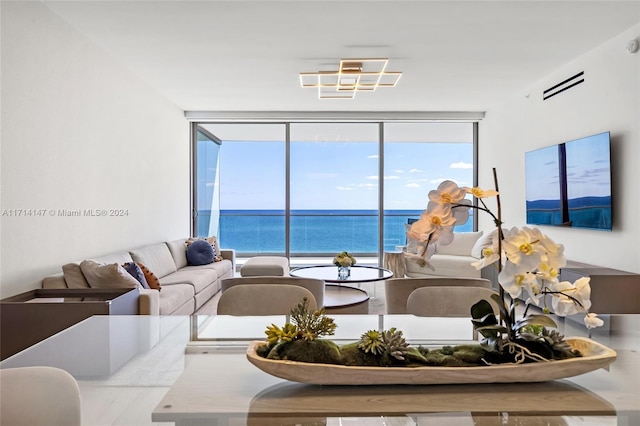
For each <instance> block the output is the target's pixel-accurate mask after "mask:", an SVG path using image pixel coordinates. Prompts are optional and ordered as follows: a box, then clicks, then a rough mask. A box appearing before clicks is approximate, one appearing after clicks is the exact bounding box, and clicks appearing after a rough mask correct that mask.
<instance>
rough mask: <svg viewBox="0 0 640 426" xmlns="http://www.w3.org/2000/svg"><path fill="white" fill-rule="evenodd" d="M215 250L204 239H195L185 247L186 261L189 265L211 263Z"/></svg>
mask: <svg viewBox="0 0 640 426" xmlns="http://www.w3.org/2000/svg"><path fill="white" fill-rule="evenodd" d="M215 255H216V252H215V251H214V249H213V246H212V245H211V244H209V242H208V241H205V240H197V241H194V242H192V243H191V244H189V247H187V261H188V262H189V265H195V266H198V265H207V264H209V263H213V259H214V258H215Z"/></svg>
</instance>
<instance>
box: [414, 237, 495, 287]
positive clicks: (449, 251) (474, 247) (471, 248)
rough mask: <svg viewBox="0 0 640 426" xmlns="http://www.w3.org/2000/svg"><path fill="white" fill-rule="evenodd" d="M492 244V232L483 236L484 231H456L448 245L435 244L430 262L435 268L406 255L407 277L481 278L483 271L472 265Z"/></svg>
mask: <svg viewBox="0 0 640 426" xmlns="http://www.w3.org/2000/svg"><path fill="white" fill-rule="evenodd" d="M490 244H491V234H487V235H486V236H485V237H484V238H483V232H482V231H478V232H456V233H454V238H453V241H452V242H451V243H450V244H447V245H438V244H437V242H436V244H435V246H436V247H435V254H434V255H433V256H432V257H431V259H429V263H431V265H432V266H433V267H434V269H435V270H431V269H429V268H428V267H426V266H420V264H419V262H418V260H416V259H413V258H409V257H405V271H406V272H405V274H406V276H407V277H412V278H420V277H426V276H447V277H461V278H481V277H482V272H481V271H479V270H477V269H476V268H475V267H473V266H471V263H472V262H475V261H477V260H478V259H480V258H481V257H482V249H483V248H484V247H487V246H488V245H490Z"/></svg>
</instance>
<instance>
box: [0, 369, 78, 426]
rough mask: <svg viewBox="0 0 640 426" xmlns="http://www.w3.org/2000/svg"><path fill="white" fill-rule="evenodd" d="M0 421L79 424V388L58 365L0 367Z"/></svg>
mask: <svg viewBox="0 0 640 426" xmlns="http://www.w3.org/2000/svg"><path fill="white" fill-rule="evenodd" d="M0 389H1V392H0V424H2V425H29V426H45V425H46V426H80V424H81V407H80V389H79V387H78V383H77V382H76V380H75V379H74V378H73V376H71V374H69V373H68V372H66V371H65V370H62V369H60V368H55V367H20V368H6V369H2V370H0Z"/></svg>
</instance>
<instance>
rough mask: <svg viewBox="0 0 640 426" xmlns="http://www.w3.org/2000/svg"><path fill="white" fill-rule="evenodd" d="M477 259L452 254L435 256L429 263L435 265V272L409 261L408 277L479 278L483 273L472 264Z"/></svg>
mask: <svg viewBox="0 0 640 426" xmlns="http://www.w3.org/2000/svg"><path fill="white" fill-rule="evenodd" d="M476 260H477V259H475V258H473V257H471V256H457V255H451V254H434V255H433V256H432V257H431V259H429V263H431V265H433V268H434V270H431V269H428V268H423V267H420V266H419V265H418V262H415V261H407V265H406V266H407V271H406V274H407V276H408V277H420V276H424V275H440V276H448V277H466V278H479V277H480V276H481V272H480V271H478V270H477V269H476V268H475V267H473V266H471V262H475V261H476Z"/></svg>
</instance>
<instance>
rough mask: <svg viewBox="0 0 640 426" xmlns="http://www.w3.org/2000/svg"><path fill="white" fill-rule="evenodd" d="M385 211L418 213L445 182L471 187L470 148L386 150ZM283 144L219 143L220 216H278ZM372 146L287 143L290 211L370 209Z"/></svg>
mask: <svg viewBox="0 0 640 426" xmlns="http://www.w3.org/2000/svg"><path fill="white" fill-rule="evenodd" d="M385 150H386V151H385V159H386V165H385V172H384V182H385V208H386V209H413V210H421V209H424V208H425V207H426V204H427V201H428V200H427V193H428V192H429V190H431V189H434V188H436V187H437V186H438V184H439V183H440V182H441V181H443V180H446V179H451V180H454V181H456V182H458V183H459V184H460V185H461V186H471V185H472V173H473V169H472V162H473V148H472V144H471V143H411V142H403V143H386V144H385ZM284 158H285V153H284V143H283V142H227V143H225V142H223V145H222V147H221V151H220V159H221V160H220V176H221V181H220V185H221V208H222V209H223V210H230V209H283V208H284V200H285V198H284V197H285V195H284V180H285V159H284ZM378 175H379V173H378V153H377V142H295V141H294V142H292V144H291V177H292V186H291V208H292V209H347V210H350V209H376V208H377V203H378V201H377V194H378Z"/></svg>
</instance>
